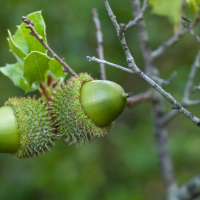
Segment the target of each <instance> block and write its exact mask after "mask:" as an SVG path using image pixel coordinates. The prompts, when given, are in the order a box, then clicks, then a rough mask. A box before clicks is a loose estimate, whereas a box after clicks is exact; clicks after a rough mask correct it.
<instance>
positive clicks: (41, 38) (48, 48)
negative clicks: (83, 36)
mask: <svg viewBox="0 0 200 200" xmlns="http://www.w3.org/2000/svg"><path fill="white" fill-rule="evenodd" d="M22 21H23V22H24V23H26V26H25V27H26V28H29V29H30V30H31V32H30V34H31V35H32V36H34V37H36V38H37V40H38V41H39V42H40V43H41V44H42V46H43V47H44V48H45V49H46V50H47V51H48V52H49V53H50V54H51V55H52V56H53V57H54V58H55V59H56V60H57V61H58V62H59V63H60V64H61V65H62V66H63V67H64V69H65V71H66V72H68V73H69V74H71V75H72V76H77V74H76V73H75V72H74V71H73V70H72V69H71V68H70V67H69V65H67V63H66V62H65V61H64V60H63V59H61V58H60V57H59V56H58V55H57V54H56V53H55V52H54V51H53V50H52V49H51V48H50V47H49V46H48V45H47V44H46V43H45V42H44V39H43V37H42V36H40V35H38V33H37V32H36V30H35V29H34V28H33V25H34V22H33V21H31V20H30V19H27V17H24V16H23V17H22Z"/></svg>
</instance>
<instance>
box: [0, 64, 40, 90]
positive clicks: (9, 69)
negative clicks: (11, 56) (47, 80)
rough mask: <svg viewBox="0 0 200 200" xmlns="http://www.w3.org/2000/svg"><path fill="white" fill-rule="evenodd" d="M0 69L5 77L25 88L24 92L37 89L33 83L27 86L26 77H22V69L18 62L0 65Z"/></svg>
mask: <svg viewBox="0 0 200 200" xmlns="http://www.w3.org/2000/svg"><path fill="white" fill-rule="evenodd" d="M0 71H1V72H2V73H3V74H4V75H5V76H7V77H9V78H10V79H11V80H12V81H13V83H14V84H15V85H16V86H18V87H20V88H21V89H23V90H25V91H26V92H29V91H34V90H37V87H38V86H37V85H36V84H33V85H32V86H31V87H30V86H29V84H28V82H27V81H26V79H25V78H24V77H23V69H22V66H21V65H20V64H19V63H15V64H7V65H6V66H5V67H0Z"/></svg>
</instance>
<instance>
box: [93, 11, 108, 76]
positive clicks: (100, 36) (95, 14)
mask: <svg viewBox="0 0 200 200" xmlns="http://www.w3.org/2000/svg"><path fill="white" fill-rule="evenodd" d="M92 13H93V20H94V24H95V27H96V37H97V45H98V48H97V52H98V55H99V59H101V60H104V53H103V34H102V31H101V23H100V20H99V17H98V12H97V9H95V8H94V9H93V10H92ZM100 69H101V70H100V75H101V79H102V80H106V72H105V65H104V64H103V63H100Z"/></svg>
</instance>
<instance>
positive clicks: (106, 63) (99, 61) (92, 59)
mask: <svg viewBox="0 0 200 200" xmlns="http://www.w3.org/2000/svg"><path fill="white" fill-rule="evenodd" d="M86 58H87V60H88V61H89V62H91V61H95V62H97V63H103V64H105V65H110V66H112V67H115V68H117V69H121V70H123V71H126V72H129V73H132V74H133V73H134V72H133V70H132V69H128V68H125V67H122V66H120V65H116V64H114V63H111V62H108V61H106V60H100V59H98V58H95V57H94V56H93V57H90V56H87V57H86Z"/></svg>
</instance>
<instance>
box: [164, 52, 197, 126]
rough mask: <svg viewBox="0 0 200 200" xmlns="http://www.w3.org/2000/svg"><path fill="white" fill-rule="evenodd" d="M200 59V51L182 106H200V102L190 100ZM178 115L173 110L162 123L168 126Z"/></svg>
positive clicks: (192, 69) (190, 75) (191, 72)
mask: <svg viewBox="0 0 200 200" xmlns="http://www.w3.org/2000/svg"><path fill="white" fill-rule="evenodd" d="M199 59H200V51H198V53H197V55H196V57H195V61H194V63H193V65H192V67H191V70H190V73H189V76H188V81H187V84H186V87H185V92H184V95H183V98H182V103H181V105H182V106H184V107H189V106H193V105H198V104H200V100H190V99H189V94H190V91H191V88H192V85H193V81H194V76H195V74H196V72H197V69H198V68H199V67H200V63H199ZM177 114H178V112H177V111H176V110H172V111H170V112H169V113H168V114H167V115H166V116H165V117H164V118H163V119H162V120H161V123H162V124H163V125H164V124H165V125H166V124H167V123H169V121H171V120H172V119H173V118H174V117H175V116H176V115H177Z"/></svg>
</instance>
